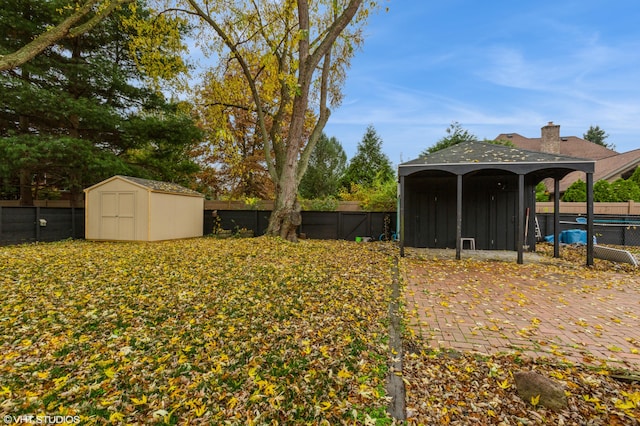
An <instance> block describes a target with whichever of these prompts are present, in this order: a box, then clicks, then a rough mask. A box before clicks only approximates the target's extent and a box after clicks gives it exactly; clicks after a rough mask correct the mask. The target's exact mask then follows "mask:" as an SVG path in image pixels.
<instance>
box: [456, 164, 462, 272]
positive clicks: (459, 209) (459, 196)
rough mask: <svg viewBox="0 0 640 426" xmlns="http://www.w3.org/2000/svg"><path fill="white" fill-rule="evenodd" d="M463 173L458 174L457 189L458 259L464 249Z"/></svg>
mask: <svg viewBox="0 0 640 426" xmlns="http://www.w3.org/2000/svg"><path fill="white" fill-rule="evenodd" d="M461 238H462V175H458V188H457V190H456V259H457V260H460V252H461V251H462V243H461V241H460V239H461Z"/></svg>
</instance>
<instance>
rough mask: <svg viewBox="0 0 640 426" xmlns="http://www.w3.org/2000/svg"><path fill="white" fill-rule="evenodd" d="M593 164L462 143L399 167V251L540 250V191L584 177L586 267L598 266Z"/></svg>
mask: <svg viewBox="0 0 640 426" xmlns="http://www.w3.org/2000/svg"><path fill="white" fill-rule="evenodd" d="M594 168H595V162H594V161H592V160H585V159H580V158H574V157H568V156H564V155H558V154H548V153H542V152H536V151H527V150H522V149H518V148H513V147H508V146H504V145H498V144H492V143H487V142H463V143H460V144H457V145H454V146H451V147H449V148H446V149H443V150H441V151H437V152H434V153H432V154H429V155H426V156H423V157H420V158H418V159H415V160H412V161H409V162H406V163H402V164H400V165H399V166H398V178H399V182H400V189H399V190H400V194H399V198H400V209H399V210H400V211H399V213H400V214H399V221H400V254H401V256H404V251H405V250H404V249H405V246H406V247H428V248H453V247H455V249H456V259H458V260H459V259H460V253H461V250H462V242H463V239H465V240H467V239H468V240H471V241H473V242H474V245H475V248H477V249H480V250H511V251H517V252H518V255H517V262H518V263H519V264H522V263H523V257H524V254H523V253H524V250H531V251H533V250H535V242H536V238H535V232H533V230H534V229H535V203H536V199H535V186H536V184H538V183H539V182H540V181H542V180H543V179H546V178H551V179H553V181H554V187H555V191H556V192H555V193H556V194H557V193H559V190H558V186H559V182H560V180H561V179H562V178H563V177H564V176H566V175H567V174H569V173H571V172H575V171H579V172H584V173H585V175H586V183H587V225H586V228H587V260H586V263H587V265H593V173H594ZM554 203H555V204H554V220H553V223H554V225H553V227H554V230H553V233H554V256H556V257H558V256H559V253H560V243H559V229H560V226H559V223H560V214H559V207H560V201H559V199H558V197H556V198H555V200H554Z"/></svg>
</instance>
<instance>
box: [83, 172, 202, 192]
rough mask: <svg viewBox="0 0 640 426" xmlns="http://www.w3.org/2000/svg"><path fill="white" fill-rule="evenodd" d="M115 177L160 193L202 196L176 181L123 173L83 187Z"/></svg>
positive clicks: (98, 184) (96, 185) (108, 180)
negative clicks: (144, 177)
mask: <svg viewBox="0 0 640 426" xmlns="http://www.w3.org/2000/svg"><path fill="white" fill-rule="evenodd" d="M115 179H121V180H126V181H128V182H131V183H133V184H135V185H138V186H141V187H143V188H145V189H148V190H149V191H151V192H162V193H166V194H179V195H189V196H192V197H203V195H202V194H200V193H199V192H197V191H194V190H192V189H189V188H185V187H184V186H181V185H178V184H177V183H173V182H163V181H159V180H151V179H142V178H138V177H132V176H123V175H116V176H112V177H110V178H109V179H106V180H104V181H102V182H100V183H97V184H95V185H93V186H91V187H89V188H87V189H85V191H89V190H91V189H93V188H95V187H98V186H100V185H103V184H105V183H107V182H110V181H112V180H115Z"/></svg>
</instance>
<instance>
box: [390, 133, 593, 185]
mask: <svg viewBox="0 0 640 426" xmlns="http://www.w3.org/2000/svg"><path fill="white" fill-rule="evenodd" d="M492 168H494V169H502V170H506V171H509V172H512V173H530V172H535V171H539V170H544V169H550V168H554V169H557V168H559V169H570V170H579V171H584V172H593V168H594V161H593V160H587V159H582V158H575V157H569V156H567V155H559V154H547V153H543V152H537V151H529V150H524V149H519V148H513V147H509V146H505V145H498V144H491V143H487V142H477V141H471V142H462V143H459V144H457V145H453V146H450V147H449V148H446V149H443V150H440V151H436V152H434V153H432V154H429V155H426V156H423V157H420V158H417V159H415V160H411V161H408V162H406V163H402V164H400V166H399V175H401V176H407V175H410V174H413V173H415V172H417V171H423V170H443V171H448V172H451V173H456V174H465V173H469V172H472V171H477V170H482V169H492Z"/></svg>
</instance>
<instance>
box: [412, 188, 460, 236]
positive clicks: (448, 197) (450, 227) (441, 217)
mask: <svg viewBox="0 0 640 426" xmlns="http://www.w3.org/2000/svg"><path fill="white" fill-rule="evenodd" d="M415 222H416V223H415V229H416V243H417V244H416V245H417V247H430V248H454V247H455V246H456V241H455V236H456V231H455V229H456V199H455V193H453V194H452V193H451V192H450V191H447V188H444V189H438V188H433V189H431V191H429V192H426V193H423V194H421V196H420V198H419V199H418V209H417V214H416V216H415Z"/></svg>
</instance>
